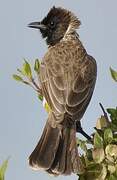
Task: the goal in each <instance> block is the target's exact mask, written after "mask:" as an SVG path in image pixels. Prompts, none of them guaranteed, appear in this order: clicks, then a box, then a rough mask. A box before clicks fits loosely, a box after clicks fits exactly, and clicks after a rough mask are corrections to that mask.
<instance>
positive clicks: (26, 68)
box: [21, 59, 32, 79]
mask: <svg viewBox="0 0 117 180" xmlns="http://www.w3.org/2000/svg"><path fill="white" fill-rule="evenodd" d="M24 61H25V62H24V64H23V67H22V70H21V72H22V73H23V74H24V76H26V77H28V78H29V79H32V72H31V67H30V64H29V63H28V62H27V61H26V60H25V59H24Z"/></svg>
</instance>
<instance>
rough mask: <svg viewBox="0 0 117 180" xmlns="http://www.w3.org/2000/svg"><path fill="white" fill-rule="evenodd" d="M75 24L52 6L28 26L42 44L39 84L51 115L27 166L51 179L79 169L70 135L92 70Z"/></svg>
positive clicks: (80, 112) (88, 90) (85, 103)
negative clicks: (41, 39) (49, 176)
mask: <svg viewBox="0 0 117 180" xmlns="http://www.w3.org/2000/svg"><path fill="white" fill-rule="evenodd" d="M80 24H81V22H80V20H79V18H78V17H77V16H75V14H74V13H72V12H71V11H70V10H67V9H65V8H62V7H55V6H53V7H52V8H51V9H50V10H49V12H48V13H47V15H46V16H45V17H44V18H43V20H42V21H39V22H32V23H30V24H28V27H30V28H35V29H38V30H39V31H40V33H41V35H42V38H43V39H45V41H46V44H47V52H46V53H45V55H44V56H43V58H42V61H41V64H40V73H39V80H40V86H41V91H42V95H43V97H44V98H45V100H46V102H47V103H48V105H49V107H50V109H51V110H50V112H49V114H48V118H47V121H46V124H45V127H44V130H43V133H42V136H41V138H40V140H39V142H38V143H37V145H36V147H35V149H34V150H33V152H32V153H31V155H30V156H29V165H30V166H31V167H32V169H34V170H44V171H46V172H48V173H49V174H50V175H54V176H58V175H70V174H72V173H74V174H77V173H78V172H79V171H80V170H81V169H82V168H83V165H82V162H81V159H80V157H79V153H78V147H77V142H76V132H77V129H78V127H79V122H80V120H81V119H82V117H83V115H84V113H85V111H86V109H87V107H88V104H89V102H90V100H91V97H92V94H93V91H94V87H95V82H96V77H97V64H96V60H95V59H94V58H93V57H92V56H91V55H89V54H88V53H87V51H86V49H85V48H84V46H83V43H82V42H81V41H80V38H79V34H78V33H77V29H79V27H80Z"/></svg>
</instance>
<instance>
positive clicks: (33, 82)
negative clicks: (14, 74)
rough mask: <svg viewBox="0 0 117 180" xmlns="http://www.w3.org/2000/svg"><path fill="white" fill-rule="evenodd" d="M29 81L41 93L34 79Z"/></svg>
mask: <svg viewBox="0 0 117 180" xmlns="http://www.w3.org/2000/svg"><path fill="white" fill-rule="evenodd" d="M31 82H32V84H33V85H34V86H35V87H36V89H37V92H38V93H39V94H40V95H42V91H41V88H40V87H39V86H38V85H37V83H36V82H35V80H34V79H33V78H32V79H31Z"/></svg>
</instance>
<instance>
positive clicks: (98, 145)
mask: <svg viewBox="0 0 117 180" xmlns="http://www.w3.org/2000/svg"><path fill="white" fill-rule="evenodd" d="M94 147H95V148H103V139H102V137H101V136H100V135H99V134H98V132H96V133H95V135H94Z"/></svg>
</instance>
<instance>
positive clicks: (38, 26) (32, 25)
mask: <svg viewBox="0 0 117 180" xmlns="http://www.w3.org/2000/svg"><path fill="white" fill-rule="evenodd" d="M28 27H29V28H35V29H40V30H46V29H47V27H46V26H45V25H44V24H42V23H40V22H32V23H30V24H28Z"/></svg>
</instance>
